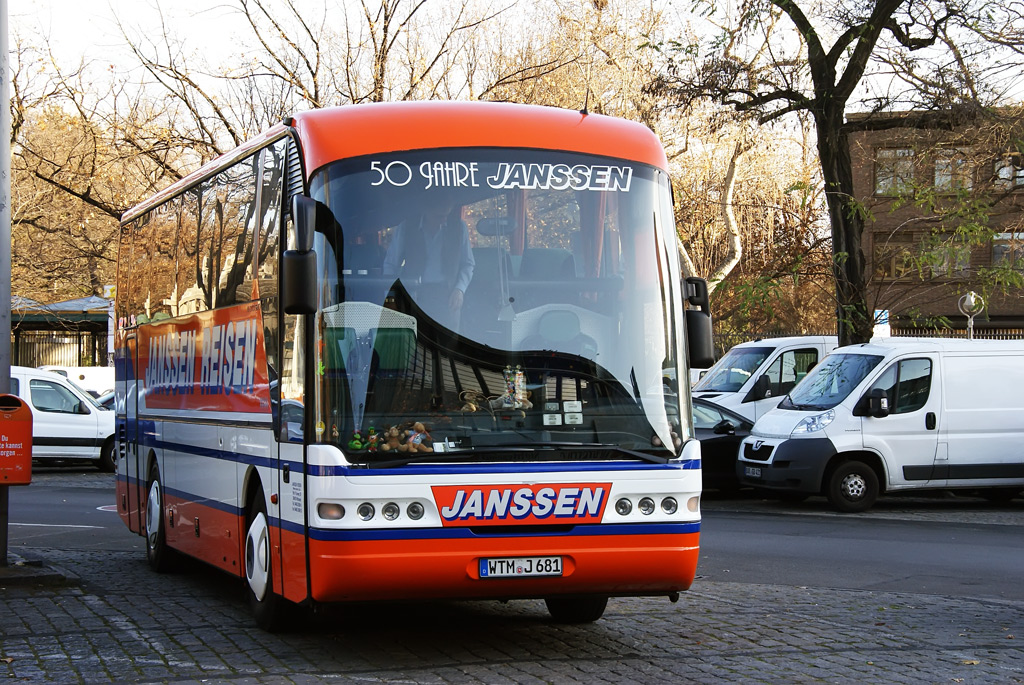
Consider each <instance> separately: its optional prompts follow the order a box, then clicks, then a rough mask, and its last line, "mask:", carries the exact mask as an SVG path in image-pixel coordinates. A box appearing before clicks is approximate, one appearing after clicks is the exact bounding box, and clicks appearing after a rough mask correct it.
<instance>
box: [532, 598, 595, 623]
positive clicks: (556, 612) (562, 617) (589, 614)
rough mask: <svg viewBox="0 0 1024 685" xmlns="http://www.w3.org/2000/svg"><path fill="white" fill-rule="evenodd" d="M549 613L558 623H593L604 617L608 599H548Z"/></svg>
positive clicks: (546, 601) (546, 600)
mask: <svg viewBox="0 0 1024 685" xmlns="http://www.w3.org/2000/svg"><path fill="white" fill-rule="evenodd" d="M544 604H546V605H547V607H548V613H550V614H551V618H553V619H554V620H555V622H557V623H593V622H594V621H596V620H597V619H599V618H601V617H602V616H603V615H604V610H605V607H607V606H608V598H607V597H603V596H601V597H548V598H546V599H545V600H544Z"/></svg>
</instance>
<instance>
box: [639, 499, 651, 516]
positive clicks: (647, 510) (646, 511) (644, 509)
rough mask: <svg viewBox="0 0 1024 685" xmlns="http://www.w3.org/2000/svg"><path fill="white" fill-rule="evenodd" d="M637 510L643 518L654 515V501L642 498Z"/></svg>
mask: <svg viewBox="0 0 1024 685" xmlns="http://www.w3.org/2000/svg"><path fill="white" fill-rule="evenodd" d="M637 508H638V509H640V513H641V514H643V515H644V516H650V515H651V514H653V513H654V500H653V499H651V498H650V497H644V498H643V499H642V500H640V502H639V503H638V504H637Z"/></svg>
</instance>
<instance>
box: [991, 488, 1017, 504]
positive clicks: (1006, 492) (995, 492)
mask: <svg viewBox="0 0 1024 685" xmlns="http://www.w3.org/2000/svg"><path fill="white" fill-rule="evenodd" d="M1020 493H1021V490H1020V488H989V489H988V490H982V491H981V496H982V497H983V498H985V499H987V500H988V501H989V502H992V503H994V504H1006V503H1007V502H1009V501H1010V500H1012V499H1013V498H1015V497H1017V495H1019V494H1020Z"/></svg>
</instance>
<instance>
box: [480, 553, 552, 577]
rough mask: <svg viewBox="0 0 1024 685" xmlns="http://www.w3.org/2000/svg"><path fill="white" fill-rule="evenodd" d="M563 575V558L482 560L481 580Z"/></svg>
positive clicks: (499, 558) (500, 558)
mask: <svg viewBox="0 0 1024 685" xmlns="http://www.w3.org/2000/svg"><path fill="white" fill-rule="evenodd" d="M560 575H562V557H498V558H491V559H481V560H480V577H481V578H526V577H531V576H534V577H535V576H560Z"/></svg>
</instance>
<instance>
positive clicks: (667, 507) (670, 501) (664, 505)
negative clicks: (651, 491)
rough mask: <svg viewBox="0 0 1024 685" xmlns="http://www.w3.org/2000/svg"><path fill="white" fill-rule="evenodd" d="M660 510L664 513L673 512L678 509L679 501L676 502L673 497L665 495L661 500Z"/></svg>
mask: <svg viewBox="0 0 1024 685" xmlns="http://www.w3.org/2000/svg"><path fill="white" fill-rule="evenodd" d="M661 510H662V511H663V512H665V513H666V514H674V513H676V512H677V511H679V502H676V498H675V497H666V498H665V499H663V500H661Z"/></svg>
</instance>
